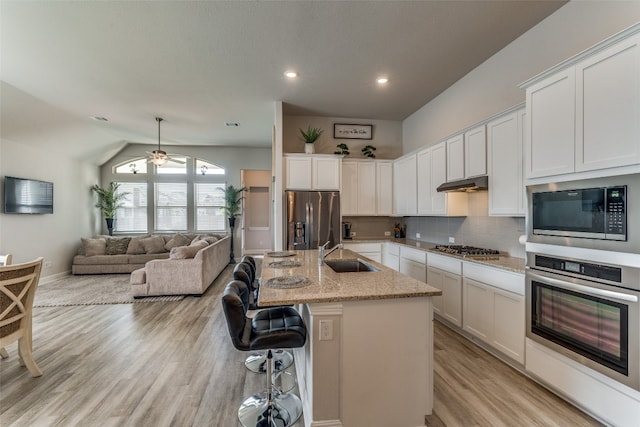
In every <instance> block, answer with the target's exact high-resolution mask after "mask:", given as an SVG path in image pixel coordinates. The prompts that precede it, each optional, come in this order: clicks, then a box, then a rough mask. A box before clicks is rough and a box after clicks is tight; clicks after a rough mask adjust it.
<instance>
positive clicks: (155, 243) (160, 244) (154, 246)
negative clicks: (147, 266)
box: [142, 236, 166, 254]
mask: <svg viewBox="0 0 640 427" xmlns="http://www.w3.org/2000/svg"><path fill="white" fill-rule="evenodd" d="M142 247H144V252H145V253H147V254H161V253H163V252H166V250H165V249H164V239H163V238H162V236H152V237H147V238H146V239H142Z"/></svg>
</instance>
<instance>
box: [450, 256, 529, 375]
mask: <svg viewBox="0 0 640 427" xmlns="http://www.w3.org/2000/svg"><path fill="white" fill-rule="evenodd" d="M463 270H464V279H463V295H464V301H463V316H462V318H463V319H464V320H463V323H462V329H463V330H465V331H466V332H468V333H470V334H472V335H474V336H476V337H478V338H480V339H481V340H482V341H484V342H485V343H487V344H489V345H490V346H492V347H493V348H495V349H496V350H498V351H500V352H501V353H503V354H505V355H506V356H508V357H509V358H511V359H513V360H515V361H517V362H519V363H523V364H524V351H525V350H524V347H525V305H524V275H523V274H520V273H513V272H509V271H504V270H500V269H495V268H492V267H485V266H481V265H478V264H472V263H468V262H467V263H465V264H464V266H463Z"/></svg>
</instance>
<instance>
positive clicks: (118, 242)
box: [106, 237, 131, 255]
mask: <svg viewBox="0 0 640 427" xmlns="http://www.w3.org/2000/svg"><path fill="white" fill-rule="evenodd" d="M130 241H131V237H112V238H110V239H107V250H106V254H107V255H123V254H126V253H127V248H128V247H129V242H130Z"/></svg>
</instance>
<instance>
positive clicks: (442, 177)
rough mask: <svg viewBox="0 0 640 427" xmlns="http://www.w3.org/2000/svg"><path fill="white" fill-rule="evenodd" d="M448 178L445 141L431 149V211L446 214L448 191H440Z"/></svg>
mask: <svg viewBox="0 0 640 427" xmlns="http://www.w3.org/2000/svg"><path fill="white" fill-rule="evenodd" d="M446 180H447V149H446V146H445V144H444V143H440V144H438V145H436V146H434V147H433V149H432V151H431V213H433V214H439V215H446V213H447V193H438V191H437V190H436V189H437V188H438V186H439V185H440V184H442V183H443V182H445V181H446Z"/></svg>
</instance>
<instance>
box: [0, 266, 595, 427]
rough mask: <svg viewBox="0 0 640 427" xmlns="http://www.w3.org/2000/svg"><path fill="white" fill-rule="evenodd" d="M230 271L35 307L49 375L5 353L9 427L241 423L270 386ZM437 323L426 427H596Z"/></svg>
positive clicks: (1, 388)
mask: <svg viewBox="0 0 640 427" xmlns="http://www.w3.org/2000/svg"><path fill="white" fill-rule="evenodd" d="M230 274H231V269H230V268H227V269H226V270H225V271H224V272H223V273H222V274H221V275H220V276H219V277H218V279H217V280H216V282H215V283H214V284H213V285H212V286H211V287H210V288H209V290H208V291H207V293H206V294H205V295H204V296H202V297H201V298H195V297H188V298H185V299H184V300H182V301H178V302H159V303H147V304H118V305H95V306H72V307H42V308H35V309H34V321H33V323H34V334H33V336H34V342H33V348H34V357H35V359H36V361H37V363H38V365H39V366H40V368H41V369H42V370H43V372H44V375H43V376H42V377H40V378H32V377H31V376H29V373H28V371H27V370H26V369H25V368H23V367H21V366H19V364H18V356H17V348H16V345H15V344H12V345H10V346H9V347H8V348H7V350H8V351H9V354H10V357H9V358H8V359H3V360H1V361H0V425H1V426H3V427H16V426H65V427H67V426H154V427H155V426H180V427H182V426H223V427H227V426H238V425H239V423H238V421H237V417H236V411H237V408H238V405H239V403H240V402H241V401H242V400H243V398H244V397H246V396H249V395H250V394H252V393H253V392H255V391H258V390H263V389H264V376H261V375H258V374H254V373H252V372H249V371H248V370H246V369H245V368H244V364H243V362H244V359H245V356H246V354H244V353H242V352H239V351H237V350H235V348H234V347H233V346H232V344H231V341H230V339H229V337H228V332H227V326H226V322H225V319H224V314H223V313H222V309H221V305H220V302H219V301H220V294H221V291H222V289H223V288H224V285H225V284H226V283H227V282H228V280H229V277H230ZM435 330H436V348H435V359H436V377H435V392H436V402H435V411H434V414H433V415H432V416H430V418H429V426H449V427H453V426H488V425H491V426H501V425H504V426H518V425H522V426H529V425H537V426H560V425H565V426H566V425H576V426H595V425H599V424H598V423H597V422H595V421H594V420H593V419H590V418H589V417H588V416H586V415H584V414H582V413H581V412H579V411H578V410H576V409H574V408H573V407H572V406H570V405H568V404H566V403H565V402H563V401H562V400H560V399H559V398H557V397H556V396H554V395H552V394H551V393H549V392H547V391H546V390H544V389H543V388H542V387H539V386H537V385H536V384H535V383H533V382H531V381H529V380H527V379H526V378H524V377H523V376H522V375H520V374H519V373H517V372H516V371H514V370H513V369H511V368H509V367H508V366H506V365H504V364H503V363H502V362H500V361H498V360H497V359H495V358H494V357H492V356H490V355H489V354H488V353H486V352H484V351H483V350H481V349H479V348H477V347H476V346H474V345H473V344H471V343H469V342H467V341H466V340H464V339H463V338H461V337H459V336H458V335H457V334H455V333H453V332H451V331H450V330H448V329H447V328H446V327H443V326H442V325H440V324H438V323H437V322H436V328H435ZM363 410H365V408H363ZM300 426H302V422H301V421H299V422H298V423H297V424H296V427H300ZM345 427H364V426H345ZM390 427H403V426H390Z"/></svg>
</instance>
